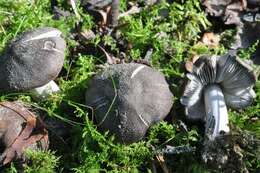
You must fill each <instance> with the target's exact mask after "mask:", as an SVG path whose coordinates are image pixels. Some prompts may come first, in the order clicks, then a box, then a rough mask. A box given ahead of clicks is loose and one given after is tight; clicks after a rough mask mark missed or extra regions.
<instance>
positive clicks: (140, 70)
mask: <svg viewBox="0 0 260 173" xmlns="http://www.w3.org/2000/svg"><path fill="white" fill-rule="evenodd" d="M172 97H173V95H172V93H171V91H170V90H169V86H168V84H167V82H166V80H165V78H164V76H163V74H162V73H160V72H158V71H156V70H154V69H153V68H151V67H148V66H146V65H143V64H137V63H129V64H116V65H110V66H109V67H107V68H106V69H104V71H103V72H102V73H101V74H98V75H96V76H95V77H94V78H93V80H92V81H91V83H90V85H89V88H88V89H87V92H86V104H87V106H90V107H92V108H93V110H94V116H95V118H96V121H97V124H98V126H99V127H100V129H101V130H104V131H107V130H109V131H110V132H111V133H112V134H114V135H115V137H116V139H117V140H118V141H119V142H121V143H126V144H129V143H133V142H136V141H139V140H140V139H142V138H143V137H144V136H145V133H146V131H147V129H148V128H149V127H150V126H151V125H152V124H154V123H156V122H158V121H160V120H162V119H164V118H165V117H166V115H167V114H168V113H169V111H170V109H171V107H172V104H173V101H172Z"/></svg>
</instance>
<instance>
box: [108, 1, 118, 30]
mask: <svg viewBox="0 0 260 173" xmlns="http://www.w3.org/2000/svg"><path fill="white" fill-rule="evenodd" d="M119 5H120V1H119V0H113V1H112V4H111V11H110V15H109V25H110V27H112V28H114V27H116V26H117V25H118V16H119Z"/></svg>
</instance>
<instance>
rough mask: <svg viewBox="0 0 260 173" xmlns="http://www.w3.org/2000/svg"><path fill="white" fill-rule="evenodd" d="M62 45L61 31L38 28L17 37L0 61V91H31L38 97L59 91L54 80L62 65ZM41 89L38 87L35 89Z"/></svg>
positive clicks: (64, 44)
mask: <svg viewBox="0 0 260 173" xmlns="http://www.w3.org/2000/svg"><path fill="white" fill-rule="evenodd" d="M65 48H66V43H65V41H64V39H63V38H61V31H59V30H58V29H55V28H50V27H42V28H37V29H35V30H32V31H28V32H25V33H23V34H21V35H20V36H18V37H17V38H16V39H15V40H13V41H11V43H10V44H9V45H8V47H7V48H6V50H5V52H4V53H3V55H1V58H0V81H1V83H0V91H2V92H17V91H28V90H31V89H35V90H34V93H35V94H36V95H38V96H43V97H45V96H47V95H48V94H50V93H52V92H55V91H57V90H59V88H58V86H57V85H56V84H55V82H53V81H52V80H53V79H55V78H56V77H57V76H58V74H59V72H60V71H61V68H62V66H63V62H64V56H65V55H64V54H65V53H64V52H65ZM39 87H41V88H39Z"/></svg>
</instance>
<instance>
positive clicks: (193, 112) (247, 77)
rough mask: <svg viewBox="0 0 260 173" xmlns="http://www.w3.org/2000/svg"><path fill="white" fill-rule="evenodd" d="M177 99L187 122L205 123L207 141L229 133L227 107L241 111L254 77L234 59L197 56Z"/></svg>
mask: <svg viewBox="0 0 260 173" xmlns="http://www.w3.org/2000/svg"><path fill="white" fill-rule="evenodd" d="M187 77H188V79H189V81H188V84H187V86H186V88H185V91H184V94H183V96H182V98H181V103H182V104H183V105H185V106H186V115H187V117H188V118H189V119H193V120H202V121H205V122H206V123H205V124H206V125H205V135H206V137H208V139H209V140H214V139H215V138H216V137H218V136H221V135H223V134H228V133H229V132H230V129H229V126H228V112H227V106H229V107H231V108H234V109H241V108H245V107H246V106H248V105H250V104H251V103H252V102H253V99H254V97H255V92H254V91H253V89H252V88H253V86H254V84H255V82H256V77H255V75H254V72H253V70H252V69H251V67H249V66H248V65H247V64H245V63H244V62H242V61H241V60H240V59H239V58H238V57H236V56H235V55H231V54H226V55H224V56H212V57H209V56H201V57H200V58H199V59H198V60H196V61H195V62H194V63H193V66H192V68H191V71H190V73H188V74H187Z"/></svg>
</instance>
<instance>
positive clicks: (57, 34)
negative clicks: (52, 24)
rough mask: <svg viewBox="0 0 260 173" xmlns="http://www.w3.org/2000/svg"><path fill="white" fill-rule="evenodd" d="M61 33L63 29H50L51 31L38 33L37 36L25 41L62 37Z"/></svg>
mask: <svg viewBox="0 0 260 173" xmlns="http://www.w3.org/2000/svg"><path fill="white" fill-rule="evenodd" d="M60 35H61V31H59V30H53V31H49V32H46V33H43V34H40V35H37V36H35V37H32V38H30V39H28V40H26V41H24V42H27V41H32V40H40V39H44V38H51V37H60Z"/></svg>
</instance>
